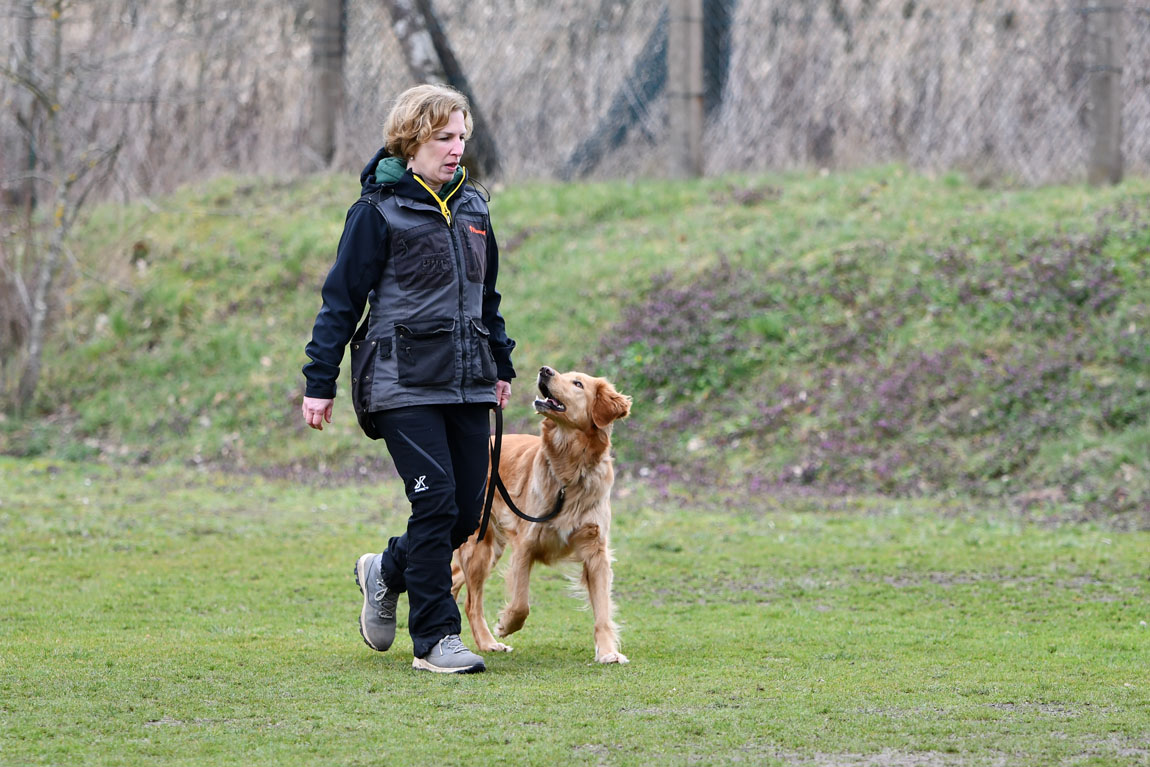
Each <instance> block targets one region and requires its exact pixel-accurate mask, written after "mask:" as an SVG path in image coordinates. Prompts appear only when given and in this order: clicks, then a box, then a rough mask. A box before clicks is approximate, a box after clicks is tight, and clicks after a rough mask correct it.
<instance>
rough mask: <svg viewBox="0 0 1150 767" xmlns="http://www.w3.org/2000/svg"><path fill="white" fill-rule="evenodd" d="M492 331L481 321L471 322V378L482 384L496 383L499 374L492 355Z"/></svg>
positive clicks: (474, 320) (473, 320)
mask: <svg viewBox="0 0 1150 767" xmlns="http://www.w3.org/2000/svg"><path fill="white" fill-rule="evenodd" d="M490 339H491V331H490V330H488V329H487V326H486V325H484V324H483V323H482V322H480V321H479V320H477V319H475V318H472V320H471V377H472V378H474V379H475V380H476V381H478V382H480V383H495V380H496V378H498V376H499V373H498V371H497V369H496V367H495V357H494V355H492V353H491V341H490Z"/></svg>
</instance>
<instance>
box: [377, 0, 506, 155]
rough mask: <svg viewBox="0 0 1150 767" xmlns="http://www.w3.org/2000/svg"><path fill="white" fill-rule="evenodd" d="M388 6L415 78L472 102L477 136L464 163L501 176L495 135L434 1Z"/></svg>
mask: <svg viewBox="0 0 1150 767" xmlns="http://www.w3.org/2000/svg"><path fill="white" fill-rule="evenodd" d="M384 4H385V5H386V6H387V10H388V13H389V14H390V15H391V26H392V28H393V29H394V30H395V36H396V38H397V39H398V40H399V44H400V45H401V46H402V47H403V54H404V59H405V60H406V61H407V68H408V70H409V71H410V72H411V76H412V78H413V79H415V80H416V81H417V82H420V83H441V84H445V85H450V86H451V87H453V88H455V89H456V90H457V91H459V92H460V93H462V94H463V95H464V96H466V97H467V100H468V101H469V102H471V119H472V121H473V122H474V124H475V133H474V135H473V136H472V137H471V138H470V139H469V140H468V142H467V149H466V151H465V153H464V158H463V159H464V164H466V165H468V166H469V167H476V168H477V169H478V171H479V175H481V176H495V175H498V174H499V170H500V163H499V152H498V149H497V148H496V145H495V138H494V132H493V131H492V129H491V127H490V126H489V125H488V124H487V121H486V119H484V117H483V113H482V110H481V109H480V108H479V104H478V103H477V101H476V99H475V94H474V93H473V92H472V90H471V85H470V84H469V83H468V81H467V76H466V75H465V74H464V72H463V67H462V66H460V64H459V61H458V59H456V58H455V52H454V51H453V50H452V49H451V44H450V42H449V41H448V39H447V33H446V32H444V31H443V25H442V24H440V23H439V18H438V17H437V16H436V15H435V11H434V9H433V8H432V7H431V2H430V0H384Z"/></svg>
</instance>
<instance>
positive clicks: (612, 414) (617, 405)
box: [591, 381, 631, 429]
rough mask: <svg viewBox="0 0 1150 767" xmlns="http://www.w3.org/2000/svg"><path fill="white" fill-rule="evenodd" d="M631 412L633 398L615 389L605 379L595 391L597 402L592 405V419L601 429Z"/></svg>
mask: <svg viewBox="0 0 1150 767" xmlns="http://www.w3.org/2000/svg"><path fill="white" fill-rule="evenodd" d="M630 413H631V398H630V397H628V396H627V395H625V394H620V393H619V392H617V391H615V387H614V386H612V385H611V384H609V383H607V382H606V381H603V382H602V383H600V384H599V388H598V390H597V391H596V392H595V404H593V405H592V406H591V421H592V422H593V423H594V424H595V426H597V427H598V428H600V429H606V428H607V427H608V426H610V425H611V422H612V421H615V420H617V419H619V418H626V417H627V416H628V415H630Z"/></svg>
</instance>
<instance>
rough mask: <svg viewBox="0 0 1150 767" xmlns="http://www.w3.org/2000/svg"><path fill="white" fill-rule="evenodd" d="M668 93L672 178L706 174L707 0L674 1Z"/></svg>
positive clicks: (669, 42) (669, 48)
mask: <svg viewBox="0 0 1150 767" xmlns="http://www.w3.org/2000/svg"><path fill="white" fill-rule="evenodd" d="M669 10H670V19H669V20H670V27H669V29H668V39H667V96H668V106H669V111H670V115H669V122H670V133H671V136H670V158H669V159H670V163H671V165H670V168H669V172H670V175H671V176H672V177H677V178H694V177H698V176H701V175H703V0H670V2H669Z"/></svg>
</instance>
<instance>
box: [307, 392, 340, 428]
mask: <svg viewBox="0 0 1150 767" xmlns="http://www.w3.org/2000/svg"><path fill="white" fill-rule="evenodd" d="M334 402H335V400H331V399H324V398H322V397H304V398H303V420H304V423H306V424H307V425H308V426H310V427H312V428H313V429H319V430H320V431H323V422H324V421H327V422H328V423H331V411H332V405H333V404H334Z"/></svg>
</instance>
